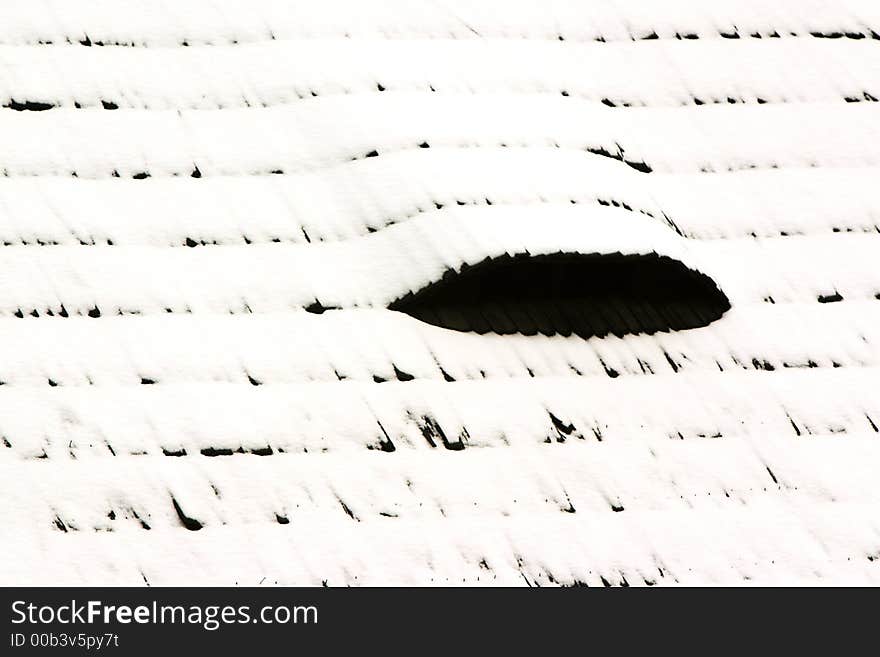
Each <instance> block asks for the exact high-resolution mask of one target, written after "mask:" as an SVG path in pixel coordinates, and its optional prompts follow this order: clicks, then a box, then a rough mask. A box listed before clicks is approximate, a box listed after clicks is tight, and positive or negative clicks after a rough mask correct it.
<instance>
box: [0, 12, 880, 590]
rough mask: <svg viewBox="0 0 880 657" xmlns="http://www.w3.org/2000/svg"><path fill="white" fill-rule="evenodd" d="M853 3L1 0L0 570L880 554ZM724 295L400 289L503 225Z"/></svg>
mask: <svg viewBox="0 0 880 657" xmlns="http://www.w3.org/2000/svg"><path fill="white" fill-rule="evenodd" d="M878 41H880V9H878V4H877V3H876V2H874V1H868V0H845V1H842V2H835V3H831V2H821V1H819V0H813V1H811V2H804V1H803V0H785V1H780V2H775V3H773V4H772V6H768V5H767V3H762V2H757V0H737V1H734V0H729V1H724V2H712V3H705V2H698V1H697V0H676V1H675V2H665V3H656V2H652V1H649V0H640V1H639V2H627V3H620V2H611V1H610V0H604V1H598V0H597V1H595V2H582V1H574V0H554V1H553V2H538V1H537V0H517V1H512V0H492V1H491V2H473V1H469V0H443V1H440V2H436V1H435V2H426V1H413V0H405V1H404V0H395V1H387V0H386V1H385V2H354V1H349V0H333V1H332V2H320V3H314V2H310V3H305V2H299V1H297V2H289V1H282V0H257V1H254V0H248V1H247V2H245V1H244V0H191V1H189V2H185V3H179V2H175V3H172V2H157V3H150V4H144V3H139V2H134V1H131V2H129V1H127V0H126V1H125V2H119V1H118V0H114V2H112V3H111V2H109V0H91V1H83V2H77V3H70V2H62V0H42V1H39V2H35V1H34V0H27V1H25V0H21V1H19V0H9V1H7V2H3V3H0V105H2V106H3V107H2V108H0V142H2V143H3V145H4V148H3V150H2V152H0V172H2V174H3V175H2V176H0V244H2V246H0V332H2V335H3V340H2V341H0V520H2V523H3V527H4V530H3V532H0V550H2V552H3V554H4V555H5V558H4V559H3V560H2V561H0V583H2V584H24V585H27V584H59V583H60V584H93V585H94V584H142V583H147V584H164V585H175V584H176V585H182V584H242V585H245V584H247V585H256V584H260V583H264V584H266V583H268V584H275V583H278V584H310V585H320V584H322V583H327V584H331V585H344V584H355V585H356V584H516V585H526V584H528V585H535V584H541V585H545V584H562V585H571V584H576V583H586V584H589V585H603V584H604V585H624V584H626V585H629V584H633V585H643V584H648V585H653V584H676V583H677V584H741V583H745V582H751V583H764V584H791V583H827V584H840V583H854V584H866V583H878V582H880V570H878V569H880V517H878V509H880V486H878V484H877V478H876V472H877V469H878V466H880V447H878V445H880V396H878V392H877V391H878V389H880V347H878V345H880V269H878V267H877V262H878V261H880V196H878V194H877V191H876V182H877V180H878V175H880V150H878V146H877V145H878V143H880V104H878V103H877V102H876V100H877V98H878V97H880V45H878ZM561 251H562V252H566V253H582V254H607V255H612V254H629V255H634V254H653V253H656V254H659V255H663V256H667V257H669V258H673V259H675V260H678V261H680V262H682V263H684V264H685V265H686V266H688V267H689V268H691V269H693V270H695V271H699V272H701V273H703V274H705V275H707V276H709V277H711V278H712V279H713V280H714V281H715V282H716V283H717V285H718V286H719V288H720V289H721V290H723V292H724V294H725V295H726V296H727V298H728V299H729V300H730V303H731V305H732V308H731V309H730V310H729V311H728V312H727V313H726V314H725V315H724V316H723V317H722V318H721V319H720V320H718V321H715V322H713V323H712V324H710V325H708V326H705V327H703V328H698V329H692V330H687V331H680V332H667V333H662V332H661V333H657V334H655V335H627V336H623V337H616V336H608V337H604V338H591V339H589V340H585V339H582V338H580V337H576V336H573V337H563V336H561V335H556V336H544V335H536V336H525V335H509V336H501V335H492V334H491V333H490V334H487V335H477V334H475V333H458V332H455V331H450V330H445V329H441V328H438V327H435V326H431V325H427V324H424V323H421V322H419V321H418V320H416V319H413V318H412V317H409V316H407V315H403V314H401V313H396V312H392V311H389V310H387V305H388V304H389V303H390V302H392V301H394V300H395V299H399V298H400V297H402V296H404V295H406V294H407V293H410V292H415V291H417V290H419V289H421V288H423V287H424V286H426V285H429V284H431V283H433V282H436V281H438V280H440V279H441V277H442V276H443V275H444V273H446V272H448V271H459V270H461V269H462V268H463V267H465V266H466V265H475V264H477V263H480V262H481V261H483V260H484V259H486V258H489V257H498V256H502V255H505V254H509V255H518V254H531V255H541V254H553V253H557V252H561Z"/></svg>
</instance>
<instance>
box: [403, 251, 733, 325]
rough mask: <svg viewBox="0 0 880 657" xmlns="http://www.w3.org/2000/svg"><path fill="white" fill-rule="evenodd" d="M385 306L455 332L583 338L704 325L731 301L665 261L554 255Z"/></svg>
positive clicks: (448, 281)
mask: <svg viewBox="0 0 880 657" xmlns="http://www.w3.org/2000/svg"><path fill="white" fill-rule="evenodd" d="M389 308H391V309H392V310H398V311H401V312H404V313H406V314H408V315H411V316H412V317H415V318H416V319H419V320H421V321H423V322H427V323H429V324H433V325H435V326H441V327H443V328H448V329H454V330H457V331H475V332H477V333H498V334H502V335H509V334H516V333H521V334H525V335H535V334H537V333H542V334H544V335H555V334H561V335H565V336H568V335H572V334H574V335H579V336H581V337H584V338H588V337H594V336H604V335H608V334H614V335H617V336H623V335H626V334H634V333H654V332H657V331H674V330H682V329H690V328H698V327H702V326H706V325H708V324H709V323H711V322H713V321H715V320H716V319H718V318H719V317H721V316H722V315H723V314H724V313H725V312H726V311H727V310H728V309H729V308H730V302H729V301H728V299H727V297H726V296H725V295H724V293H723V292H721V290H720V289H718V286H717V285H715V282H714V281H713V280H712V279H711V278H709V277H708V276H706V275H704V274H702V273H699V272H696V271H693V270H691V269H688V268H687V267H686V266H685V265H684V264H682V263H681V262H679V261H677V260H673V259H672V258H668V257H666V256H658V255H655V254H651V255H621V254H613V255H600V254H591V255H583V254H571V253H568V254H566V253H560V254H554V255H543V256H527V255H518V256H516V257H511V256H508V255H504V256H502V257H498V258H493V259H487V260H484V261H482V262H480V263H478V264H476V265H474V266H472V267H464V268H463V269H462V270H461V271H460V272H454V271H448V272H446V274H444V276H443V277H442V278H441V279H440V280H439V281H437V282H435V283H432V284H430V285H428V286H426V287H424V288H422V289H421V290H419V291H417V292H416V293H415V294H409V295H407V296H405V297H402V298H400V299H397V300H396V301H394V302H393V303H391V305H390V306H389Z"/></svg>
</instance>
